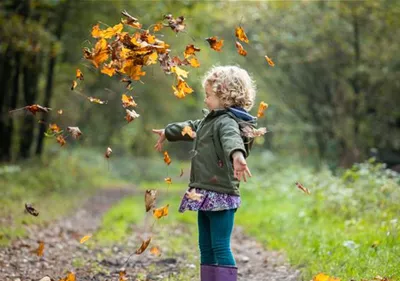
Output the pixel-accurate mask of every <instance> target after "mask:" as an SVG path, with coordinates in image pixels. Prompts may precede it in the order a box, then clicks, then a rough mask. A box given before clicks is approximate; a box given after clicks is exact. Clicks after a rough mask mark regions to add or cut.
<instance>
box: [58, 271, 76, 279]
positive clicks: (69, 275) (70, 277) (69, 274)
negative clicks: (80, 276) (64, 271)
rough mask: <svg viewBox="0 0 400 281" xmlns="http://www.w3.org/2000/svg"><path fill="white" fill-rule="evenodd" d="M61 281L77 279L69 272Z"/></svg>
mask: <svg viewBox="0 0 400 281" xmlns="http://www.w3.org/2000/svg"><path fill="white" fill-rule="evenodd" d="M59 281H76V277H75V274H74V273H72V272H69V273H68V275H67V276H66V277H65V278H62V279H60V280H59Z"/></svg>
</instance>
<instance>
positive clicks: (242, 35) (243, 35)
mask: <svg viewBox="0 0 400 281" xmlns="http://www.w3.org/2000/svg"><path fill="white" fill-rule="evenodd" d="M235 36H236V37H237V38H238V39H239V40H240V41H243V42H246V43H249V39H248V38H247V35H246V33H245V32H244V29H243V28H242V27H241V26H239V27H236V28H235Z"/></svg>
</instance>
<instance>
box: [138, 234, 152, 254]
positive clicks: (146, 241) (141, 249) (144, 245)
mask: <svg viewBox="0 0 400 281" xmlns="http://www.w3.org/2000/svg"><path fill="white" fill-rule="evenodd" d="M150 241H151V237H150V238H149V239H147V240H145V241H143V242H142V245H140V248H139V249H137V250H136V252H135V253H136V254H137V255H140V254H141V253H143V252H144V251H145V250H146V249H147V246H149V244H150Z"/></svg>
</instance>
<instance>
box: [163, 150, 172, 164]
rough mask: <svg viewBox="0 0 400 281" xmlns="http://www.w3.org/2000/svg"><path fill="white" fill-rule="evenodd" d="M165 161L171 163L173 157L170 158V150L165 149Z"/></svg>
mask: <svg viewBox="0 0 400 281" xmlns="http://www.w3.org/2000/svg"><path fill="white" fill-rule="evenodd" d="M164 162H165V163H166V164H167V165H169V164H171V158H169V155H168V152H167V151H164Z"/></svg>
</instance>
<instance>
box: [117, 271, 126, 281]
mask: <svg viewBox="0 0 400 281" xmlns="http://www.w3.org/2000/svg"><path fill="white" fill-rule="evenodd" d="M118 281H128V278H127V277H126V271H125V270H121V271H120V272H119V278H118Z"/></svg>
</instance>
